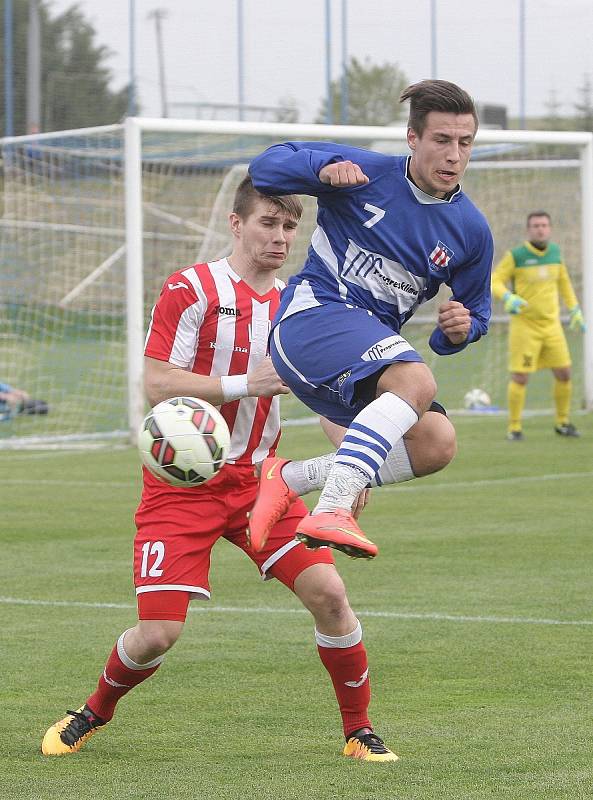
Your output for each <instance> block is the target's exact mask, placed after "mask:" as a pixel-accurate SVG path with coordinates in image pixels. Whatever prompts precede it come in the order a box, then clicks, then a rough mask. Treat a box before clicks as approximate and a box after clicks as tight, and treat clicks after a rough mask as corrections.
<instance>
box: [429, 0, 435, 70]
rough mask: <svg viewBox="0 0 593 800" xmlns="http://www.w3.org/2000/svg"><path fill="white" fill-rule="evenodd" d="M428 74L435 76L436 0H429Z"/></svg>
mask: <svg viewBox="0 0 593 800" xmlns="http://www.w3.org/2000/svg"><path fill="white" fill-rule="evenodd" d="M430 75H431V77H432V78H433V79H434V78H436V77H437V0H430Z"/></svg>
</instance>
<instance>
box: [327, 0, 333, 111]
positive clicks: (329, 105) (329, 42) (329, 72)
mask: <svg viewBox="0 0 593 800" xmlns="http://www.w3.org/2000/svg"><path fill="white" fill-rule="evenodd" d="M331 30H332V10H331V0H325V96H326V98H327V99H326V102H327V106H326V109H325V121H326V123H327V124H328V125H332V124H333V121H334V98H333V97H332V65H331V59H332V57H331V51H332V33H331Z"/></svg>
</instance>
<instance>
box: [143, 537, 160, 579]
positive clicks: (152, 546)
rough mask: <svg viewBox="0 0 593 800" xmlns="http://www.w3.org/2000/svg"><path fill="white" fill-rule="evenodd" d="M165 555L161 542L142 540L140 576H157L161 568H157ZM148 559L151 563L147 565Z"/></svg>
mask: <svg viewBox="0 0 593 800" xmlns="http://www.w3.org/2000/svg"><path fill="white" fill-rule="evenodd" d="M164 557H165V545H164V544H163V542H144V544H143V545H142V564H141V566H140V577H141V578H146V577H148V578H159V577H160V576H161V575H162V574H163V570H162V569H159V567H160V566H161V563H162V561H163V558H164ZM149 559H151V564H150V567H149V564H148V562H149Z"/></svg>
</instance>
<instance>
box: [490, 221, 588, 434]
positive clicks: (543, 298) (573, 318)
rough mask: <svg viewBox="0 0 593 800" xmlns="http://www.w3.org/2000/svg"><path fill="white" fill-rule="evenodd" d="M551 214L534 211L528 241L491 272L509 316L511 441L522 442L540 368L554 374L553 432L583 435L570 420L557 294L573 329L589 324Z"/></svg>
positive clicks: (565, 352)
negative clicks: (554, 236) (533, 377)
mask: <svg viewBox="0 0 593 800" xmlns="http://www.w3.org/2000/svg"><path fill="white" fill-rule="evenodd" d="M551 232H552V227H551V219H550V215H549V214H548V213H547V212H546V211H532V212H531V213H530V214H529V216H528V217H527V240H526V241H525V242H524V243H523V244H522V245H520V246H519V247H515V248H514V249H513V250H509V251H508V252H506V253H505V254H504V256H503V258H502V260H501V261H500V262H499V263H498V264H497V265H496V267H495V269H494V271H493V273H492V293H493V295H494V297H496V298H497V299H498V300H502V302H503V303H504V308H505V311H507V312H508V313H509V314H510V315H511V320H510V328H509V371H510V381H509V385H508V408H509V424H508V433H507V438H508V439H509V440H510V441H521V440H522V439H523V430H522V426H521V418H522V415H523V408H524V406H525V396H526V392H527V383H528V381H529V375H530V374H531V373H532V372H535V371H536V370H539V369H551V370H552V372H553V374H554V404H555V408H556V420H555V427H554V430H555V431H556V433H557V434H559V435H560V436H570V437H575V436H579V432H578V431H577V429H576V428H575V426H574V425H573V424H572V423H571V422H570V401H571V396H572V381H571V370H570V367H571V360H570V353H569V350H568V344H567V342H566V337H565V335H564V331H563V330H562V325H561V323H560V303H559V296H562V299H563V301H564V303H565V304H566V306H567V308H568V310H569V312H570V321H569V327H570V328H571V330H579V331H584V330H585V320H584V318H583V314H582V311H581V309H580V307H579V304H578V301H577V298H576V295H575V293H574V289H573V288H572V284H571V282H570V278H569V277H568V272H567V269H566V265H565V264H564V261H563V260H562V255H561V253H560V247H559V246H558V245H557V244H555V243H554V242H551V241H550V236H551Z"/></svg>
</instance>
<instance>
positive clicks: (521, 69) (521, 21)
mask: <svg viewBox="0 0 593 800" xmlns="http://www.w3.org/2000/svg"><path fill="white" fill-rule="evenodd" d="M519 127H520V128H522V129H523V128H525V0H519Z"/></svg>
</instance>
